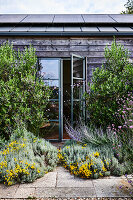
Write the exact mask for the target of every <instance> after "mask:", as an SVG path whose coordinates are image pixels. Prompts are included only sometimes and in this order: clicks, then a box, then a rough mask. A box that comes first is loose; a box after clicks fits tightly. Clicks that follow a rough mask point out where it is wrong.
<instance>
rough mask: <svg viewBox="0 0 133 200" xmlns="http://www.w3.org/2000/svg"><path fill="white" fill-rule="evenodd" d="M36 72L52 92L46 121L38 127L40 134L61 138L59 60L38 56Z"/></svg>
mask: <svg viewBox="0 0 133 200" xmlns="http://www.w3.org/2000/svg"><path fill="white" fill-rule="evenodd" d="M38 67H39V68H38V74H39V75H40V76H41V78H42V79H43V81H44V83H45V85H48V86H49V87H50V88H51V90H52V94H51V97H50V100H49V103H48V105H47V108H46V110H45V111H44V112H45V113H46V118H47V121H44V123H43V124H42V126H41V127H40V134H41V136H42V137H44V138H45V139H52V140H60V139H61V61H60V59H57V58H40V59H39V66H38Z"/></svg>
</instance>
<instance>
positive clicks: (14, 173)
mask: <svg viewBox="0 0 133 200" xmlns="http://www.w3.org/2000/svg"><path fill="white" fill-rule="evenodd" d="M17 131H18V132H19V134H18V133H17V132H16V131H15V133H14V134H13V135H12V136H11V138H10V140H9V142H8V143H7V145H5V147H4V148H3V149H2V150H1V151H0V181H1V182H3V183H5V184H7V185H13V184H15V183H17V182H19V183H25V182H33V181H34V180H35V179H37V178H39V177H41V176H43V175H44V174H45V173H47V172H48V171H51V170H53V169H54V168H55V167H56V165H57V162H58V157H57V153H58V152H57V149H56V147H54V146H52V145H51V144H50V143H49V142H47V141H45V140H43V139H39V138H37V137H36V138H35V136H34V135H33V134H32V133H30V132H27V131H26V129H23V130H21V131H20V130H19V129H18V130H17ZM20 132H21V134H20ZM18 135H21V137H18ZM44 153H45V155H44ZM44 161H47V163H45V162H44Z"/></svg>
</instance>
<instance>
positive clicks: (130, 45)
mask: <svg viewBox="0 0 133 200" xmlns="http://www.w3.org/2000/svg"><path fill="white" fill-rule="evenodd" d="M7 40H8V41H9V42H10V43H12V44H13V46H14V49H16V50H17V49H18V48H19V49H20V50H24V47H25V46H29V45H30V44H32V45H33V46H34V48H35V49H36V54H37V56H38V57H51V58H53V57H58V58H60V57H62V58H63V57H70V56H71V54H72V53H74V54H77V55H80V56H86V57H87V79H88V80H87V81H90V80H91V77H92V69H95V68H96V67H100V66H101V65H102V63H104V61H105V59H104V49H105V47H106V45H108V46H109V47H110V46H111V43H112V41H113V36H112V37H39V36H38V37H32V36H27V37H26V36H25V37H18V36H14V37H13V36H11V37H10V36H8V37H6V38H4V37H1V38H0V44H2V43H3V42H6V41H7ZM116 42H117V43H120V44H123V45H124V46H125V48H127V49H129V51H130V53H131V55H130V58H131V59H133V37H132V36H126V37H124V36H116Z"/></svg>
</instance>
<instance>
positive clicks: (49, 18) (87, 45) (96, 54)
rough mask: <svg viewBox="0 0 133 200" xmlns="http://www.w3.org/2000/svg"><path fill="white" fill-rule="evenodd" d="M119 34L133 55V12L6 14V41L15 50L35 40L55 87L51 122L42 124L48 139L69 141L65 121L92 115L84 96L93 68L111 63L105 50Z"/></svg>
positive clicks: (1, 19) (2, 35) (0, 23)
mask: <svg viewBox="0 0 133 200" xmlns="http://www.w3.org/2000/svg"><path fill="white" fill-rule="evenodd" d="M114 36H115V38H116V42H117V43H121V44H123V45H124V46H125V48H128V49H129V51H130V52H131V55H130V57H131V59H132V58H133V15H121V14H82V15H81V14H29V15H26V14H2V15H0V44H2V43H3V42H5V41H9V42H10V43H12V44H13V45H14V49H18V48H19V49H20V50H24V47H25V46H29V45H30V44H32V45H33V46H34V47H35V49H36V54H37V57H38V66H41V67H39V68H38V69H39V73H41V74H42V75H44V82H45V83H46V84H47V85H49V86H50V87H51V88H52V89H53V97H52V99H50V107H49V122H48V123H45V124H44V125H43V126H42V127H41V130H42V133H43V132H44V134H45V135H46V138H48V139H53V140H60V141H62V140H63V139H67V138H68V136H67V134H66V132H65V129H64V119H65V118H68V119H70V121H71V123H75V121H76V120H77V116H78V114H80V116H81V117H82V118H85V117H86V111H85V101H84V98H82V94H83V93H84V91H85V90H86V89H87V82H88V81H90V80H91V77H92V69H95V68H96V67H100V66H101V65H102V63H103V62H104V61H105V59H104V49H105V47H106V45H108V46H111V43H112V41H113V39H114Z"/></svg>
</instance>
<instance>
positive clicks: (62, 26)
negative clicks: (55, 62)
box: [0, 14, 133, 36]
mask: <svg viewBox="0 0 133 200" xmlns="http://www.w3.org/2000/svg"><path fill="white" fill-rule="evenodd" d="M0 35H60V36H63V35H64V36H65V35H66V36H69V35H70V36H71V35H86V36H89V35H133V14H130V15H129V14H29V15H26V14H1V15H0Z"/></svg>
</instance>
